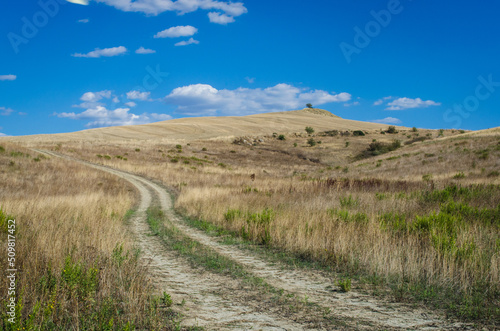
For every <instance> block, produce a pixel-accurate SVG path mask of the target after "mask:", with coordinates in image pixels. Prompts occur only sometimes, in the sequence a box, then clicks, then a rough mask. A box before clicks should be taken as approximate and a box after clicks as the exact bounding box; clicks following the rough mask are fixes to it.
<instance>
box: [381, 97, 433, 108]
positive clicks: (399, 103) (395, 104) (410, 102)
mask: <svg viewBox="0 0 500 331" xmlns="http://www.w3.org/2000/svg"><path fill="white" fill-rule="evenodd" d="M440 105H441V103H439V102H435V101H432V100H427V101H424V100H422V99H420V98H416V99H411V98H399V99H396V100H394V101H391V102H389V103H388V104H387V106H388V107H387V108H386V110H404V109H412V108H427V107H431V106H440Z"/></svg>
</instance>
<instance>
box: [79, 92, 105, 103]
mask: <svg viewBox="0 0 500 331" xmlns="http://www.w3.org/2000/svg"><path fill="white" fill-rule="evenodd" d="M103 98H104V99H109V98H111V91H108V90H104V91H100V92H86V93H84V94H83V95H82V96H81V97H80V100H82V101H87V102H97V101H99V100H101V99H103Z"/></svg>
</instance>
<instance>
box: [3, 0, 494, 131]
mask: <svg viewBox="0 0 500 331" xmlns="http://www.w3.org/2000/svg"><path fill="white" fill-rule="evenodd" d="M0 8H1V11H0V12H1V13H2V14H1V19H0V35H1V38H0V49H1V52H0V135H26V134H38V133H58V132H69V131H76V130H82V129H86V128H93V127H102V126H110V125H125V124H142V123H150V122H155V121H160V120H166V119H170V118H180V117H189V116H227V115H238V116H239V115H247V114H255V113H261V112H269V111H284V110H294V109H301V108H303V107H304V106H305V104H306V103H309V102H310V103H312V104H313V105H314V106H317V107H319V108H324V109H327V110H329V111H331V112H333V113H335V114H337V115H339V116H341V117H344V118H348V119H356V120H362V121H379V122H382V123H388V124H400V125H405V126H409V127H412V126H417V127H425V128H435V129H438V128H463V129H484V128H490V127H496V126H500V115H499V112H498V110H499V109H498V108H499V105H500V61H499V60H498V59H500V43H498V40H499V34H500V22H499V21H498V13H499V10H500V4H498V2H496V1H493V0H485V1H482V2H481V4H480V5H478V4H477V3H475V2H472V1H455V2H453V4H450V3H444V2H436V1H430V0H427V1H426V0H400V1H398V0H388V1H350V0H339V1H332V0H328V1H327V0H324V1H323V0H321V1H303V0H301V1H299V0H287V1H284V0H274V1H258V0H254V1H245V0H243V1H242V2H229V1H222V0H220V1H217V0H177V1H174V0H135V1H132V0H90V2H89V4H88V5H86V6H85V5H79V4H74V3H69V2H66V1H64V0H41V1H33V0H18V1H9V2H6V1H4V2H2V3H1V4H0Z"/></svg>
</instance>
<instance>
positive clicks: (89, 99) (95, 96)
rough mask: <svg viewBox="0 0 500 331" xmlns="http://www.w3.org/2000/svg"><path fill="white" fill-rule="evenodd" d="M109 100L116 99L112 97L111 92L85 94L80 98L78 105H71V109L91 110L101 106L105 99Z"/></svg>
mask: <svg viewBox="0 0 500 331" xmlns="http://www.w3.org/2000/svg"><path fill="white" fill-rule="evenodd" d="M111 98H116V96H114V95H113V92H112V91H109V90H104V91H98V92H85V93H84V94H83V95H82V96H81V97H80V100H81V101H82V102H81V103H80V104H77V105H73V107H76V108H93V107H96V106H102V105H103V103H102V101H103V100H105V99H111Z"/></svg>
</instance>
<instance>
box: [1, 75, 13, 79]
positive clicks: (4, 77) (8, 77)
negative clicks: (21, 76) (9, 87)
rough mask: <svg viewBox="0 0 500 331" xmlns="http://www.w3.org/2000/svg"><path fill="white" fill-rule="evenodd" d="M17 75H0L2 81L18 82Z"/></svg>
mask: <svg viewBox="0 0 500 331" xmlns="http://www.w3.org/2000/svg"><path fill="white" fill-rule="evenodd" d="M16 79H17V76H16V75H0V80H16Z"/></svg>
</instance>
